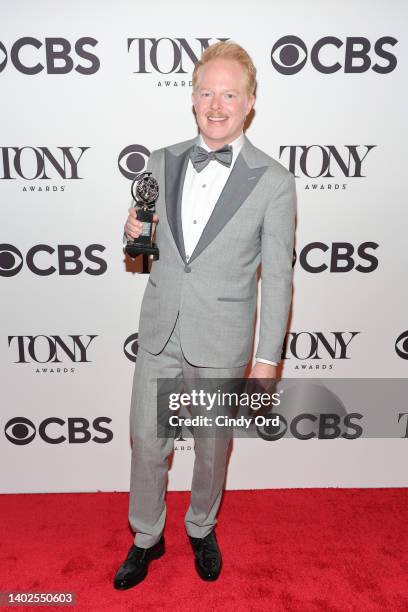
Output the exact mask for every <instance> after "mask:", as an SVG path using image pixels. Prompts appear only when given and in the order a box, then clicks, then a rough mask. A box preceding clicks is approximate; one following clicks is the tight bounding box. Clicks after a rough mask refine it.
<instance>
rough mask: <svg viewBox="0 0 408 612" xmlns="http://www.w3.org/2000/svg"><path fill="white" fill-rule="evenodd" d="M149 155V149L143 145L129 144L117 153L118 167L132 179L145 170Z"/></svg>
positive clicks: (124, 174)
mask: <svg viewBox="0 0 408 612" xmlns="http://www.w3.org/2000/svg"><path fill="white" fill-rule="evenodd" d="M149 157H150V151H149V149H146V147H144V146H143V145H139V144H134V145H129V146H128V147H126V148H125V149H123V150H122V151H121V152H120V153H119V158H118V167H119V170H120V172H121V174H123V176H124V177H126V178H127V179H129V180H131V181H132V180H133V179H134V178H135V176H137V175H138V174H139V173H140V172H144V171H145V170H146V168H147V162H148V159H149Z"/></svg>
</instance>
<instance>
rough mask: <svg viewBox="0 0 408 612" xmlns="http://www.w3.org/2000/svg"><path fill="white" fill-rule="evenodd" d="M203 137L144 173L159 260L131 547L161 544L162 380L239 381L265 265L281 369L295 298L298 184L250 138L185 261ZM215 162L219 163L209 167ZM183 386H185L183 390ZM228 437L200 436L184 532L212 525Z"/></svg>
mask: <svg viewBox="0 0 408 612" xmlns="http://www.w3.org/2000/svg"><path fill="white" fill-rule="evenodd" d="M197 142H198V138H196V139H193V140H190V141H186V142H183V143H179V144H177V145H173V146H172V147H167V148H165V149H160V150H158V151H154V152H153V153H152V155H151V156H150V159H149V164H148V170H149V171H151V172H152V174H153V176H154V177H155V178H156V179H157V180H158V182H159V188H160V195H159V198H158V200H157V202H156V212H157V214H158V216H159V222H158V224H157V228H156V242H157V244H158V247H159V249H160V259H159V260H157V261H154V262H153V263H152V267H151V273H150V277H149V280H148V283H147V286H146V290H145V293H144V296H143V301H142V306H141V313H140V323H139V338H138V339H139V351H138V356H137V361H136V367H135V374H134V381H133V390H132V401H131V411H130V431H131V439H132V463H131V483H130V505H129V521H130V524H131V526H132V528H133V529H134V530H135V531H136V537H135V543H136V545H138V546H141V547H143V548H147V547H150V546H152V545H153V544H155V542H156V541H157V540H158V539H159V538H160V535H161V533H162V531H163V527H164V521H165V514H166V508H165V491H166V482H167V469H168V456H169V455H170V453H171V451H172V448H173V441H172V440H171V439H160V438H157V430H156V421H157V411H156V402H157V378H174V379H175V380H181V381H182V382H184V383H185V385H186V386H187V387H188V385H189V379H197V378H198V379H200V378H240V377H242V376H243V373H244V371H245V369H246V366H247V364H248V363H249V361H250V359H251V354H252V349H253V339H254V322H255V313H256V304H257V271H258V269H259V265H260V264H262V285H261V287H262V289H261V310H260V326H259V342H258V348H257V351H256V357H258V358H263V359H267V360H270V361H275V362H279V361H280V356H281V351H282V344H283V339H284V334H285V331H286V325H287V318H288V312H289V306H290V301H291V295H292V258H293V242H294V225H295V210H296V190H295V181H294V178H293V176H292V174H290V173H289V172H288V171H287V170H286V169H285V168H284V167H283V166H282V165H281V164H279V163H278V162H277V161H275V160H273V159H272V158H271V157H269V156H268V155H266V154H265V153H263V152H262V151H260V150H259V149H257V148H256V147H254V146H253V145H252V144H251V143H250V141H249V140H248V139H247V138H245V142H244V145H243V147H242V149H241V152H240V154H239V155H238V157H237V160H236V162H235V164H234V167H233V169H232V171H231V174H230V176H229V179H228V181H227V183H226V185H225V187H224V189H223V191H222V193H221V195H220V198H219V200H218V201H217V203H216V205H215V208H214V210H213V212H212V214H211V216H210V219H209V221H208V222H207V225H206V226H205V228H204V230H203V233H202V235H201V237H200V240H199V242H198V244H197V246H196V248H195V250H194V252H193V253H192V254H191V256H190V258H189V259H188V261H187V259H186V254H185V250H184V242H183V232H182V224H181V202H182V191H183V184H184V177H185V173H186V169H187V164H188V160H189V151H190V149H191V147H192V146H193V145H194V144H196V143H197ZM211 163H217V162H215V161H214V162H211ZM186 391H188V388H186ZM228 445H229V439H228V437H225V438H221V437H211V438H210V437H208V438H196V440H195V463H194V473H193V481H192V487H191V503H190V507H189V509H188V511H187V515H186V518H185V525H186V529H187V532H188V534H189V535H191V536H193V537H204V536H205V535H207V533H209V532H210V531H211V530H212V528H213V527H214V525H215V524H216V514H217V510H218V507H219V504H220V501H221V496H222V490H223V483H224V479H225V469H226V460H227V451H228Z"/></svg>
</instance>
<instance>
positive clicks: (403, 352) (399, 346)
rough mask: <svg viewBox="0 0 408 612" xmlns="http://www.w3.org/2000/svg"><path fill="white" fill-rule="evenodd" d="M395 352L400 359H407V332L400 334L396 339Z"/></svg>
mask: <svg viewBox="0 0 408 612" xmlns="http://www.w3.org/2000/svg"><path fill="white" fill-rule="evenodd" d="M395 352H396V353H397V355H398V357H401V359H408V330H407V331H404V332H402V334H400V335H399V336H398V338H397V339H396V341H395Z"/></svg>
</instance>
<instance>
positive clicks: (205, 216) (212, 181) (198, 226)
mask: <svg viewBox="0 0 408 612" xmlns="http://www.w3.org/2000/svg"><path fill="white" fill-rule="evenodd" d="M198 144H199V146H201V147H203V149H205V150H206V151H210V150H211V149H210V147H208V146H207V144H206V143H205V142H204V139H203V137H202V136H201V135H200V142H199V143H198ZM230 144H231V146H232V163H231V166H230V167H228V166H224V165H223V164H220V163H219V162H218V161H217V160H211V161H210V163H209V164H207V166H206V167H205V168H204V169H203V170H201V172H197V171H196V170H195V169H194V166H193V164H192V162H191V160H189V162H188V165H187V171H186V176H185V179H184V186H183V196H182V203H181V222H182V227H183V239H184V248H185V252H186V259H187V261H188V260H189V259H190V257H191V255H192V253H193V251H194V249H195V247H196V245H197V243H198V241H199V239H200V236H201V234H202V233H203V230H204V227H205V226H206V224H207V222H208V220H209V218H210V216H211V213H212V211H213V210H214V207H215V205H216V203H217V200H218V198H219V197H220V195H221V192H222V190H223V188H224V185H225V183H226V182H227V180H228V177H229V175H230V174H231V171H232V168H233V166H234V164H235V162H236V159H237V157H238V155H239V152H240V151H241V149H242V145H243V144H244V134H243V133H241V135H240V136H238V138H236V139H235V140H233V141H232V142H231V143H230ZM256 361H259V362H261V363H269V364H270V365H277V364H276V363H275V362H274V361H268V360H267V359H257V360H256Z"/></svg>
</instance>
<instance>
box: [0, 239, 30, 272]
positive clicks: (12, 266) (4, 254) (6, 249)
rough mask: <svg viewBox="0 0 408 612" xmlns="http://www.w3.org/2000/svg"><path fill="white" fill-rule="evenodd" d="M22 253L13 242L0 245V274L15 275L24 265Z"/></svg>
mask: <svg viewBox="0 0 408 612" xmlns="http://www.w3.org/2000/svg"><path fill="white" fill-rule="evenodd" d="M23 263H24V262H23V258H22V256H21V253H20V251H19V250H18V249H16V247H14V246H13V245H12V244H2V245H0V276H14V275H15V274H18V273H19V272H20V270H21V268H22V267H23Z"/></svg>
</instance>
